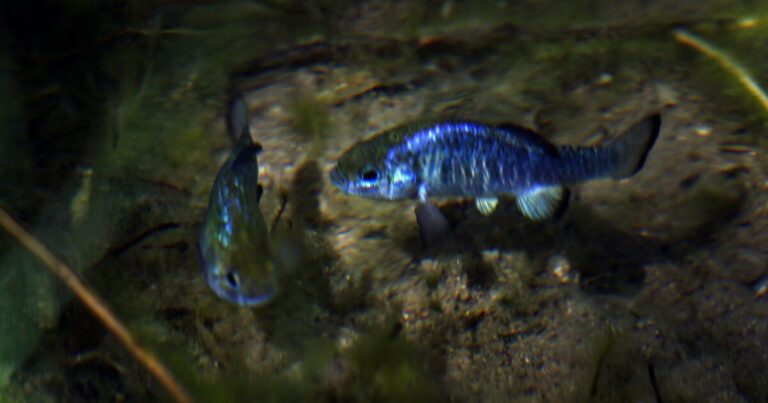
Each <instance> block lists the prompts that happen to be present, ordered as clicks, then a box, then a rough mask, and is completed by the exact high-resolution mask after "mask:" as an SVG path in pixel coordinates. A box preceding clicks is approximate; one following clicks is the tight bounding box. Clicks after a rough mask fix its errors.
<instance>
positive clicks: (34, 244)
mask: <svg viewBox="0 0 768 403" xmlns="http://www.w3.org/2000/svg"><path fill="white" fill-rule="evenodd" d="M0 226H2V227H3V228H4V229H5V230H6V231H7V232H8V233H9V234H11V235H12V236H13V237H14V238H16V240H17V241H18V242H19V243H21V244H22V245H24V247H25V248H27V249H28V250H29V251H30V252H32V253H33V254H34V255H35V256H37V257H38V258H40V260H42V261H43V263H45V266H46V267H47V268H48V269H49V270H50V271H51V272H52V273H53V274H55V275H56V276H57V277H58V278H59V279H60V280H61V281H62V282H63V283H64V284H65V285H66V286H67V288H69V290H70V291H72V293H73V294H75V296H76V297H77V298H78V299H79V300H80V302H82V303H83V305H85V306H86V308H88V310H89V311H90V312H91V313H92V314H93V316H95V317H96V318H97V319H99V321H101V323H102V324H103V325H104V327H105V328H107V329H108V330H109V331H110V333H112V334H113V335H114V336H115V337H116V338H117V339H118V340H119V341H120V343H121V344H122V345H123V346H125V348H126V349H127V350H128V351H129V352H130V353H131V354H132V355H133V356H134V358H136V360H137V361H139V363H141V365H143V366H144V367H145V368H146V369H147V371H149V372H150V373H151V374H152V375H153V376H154V377H155V378H156V379H157V380H158V382H160V384H161V385H163V387H164V388H165V390H166V391H167V392H168V394H170V395H171V397H172V398H173V399H174V400H175V401H177V402H182V403H186V402H191V401H192V399H191V397H190V396H189V395H188V394H187V392H186V390H184V388H183V387H182V386H181V385H180V384H179V383H177V382H176V380H175V378H174V377H173V375H172V374H171V372H170V371H169V370H168V369H167V368H166V367H165V365H163V363H161V362H160V361H158V360H157V359H156V358H155V357H154V356H153V355H151V354H150V353H149V352H147V351H146V350H144V349H143V348H142V347H141V346H140V345H139V344H138V342H137V341H136V340H135V339H134V337H133V336H132V335H131V333H130V332H129V331H128V329H127V328H126V327H125V326H123V324H122V323H121V322H120V320H119V319H117V317H116V316H115V314H114V313H112V311H111V310H110V309H109V307H107V305H106V304H105V303H104V302H103V301H102V299H101V297H99V296H98V295H97V294H96V292H95V291H93V290H91V289H90V288H89V287H88V286H87V285H86V284H85V283H84V282H83V281H82V280H80V278H79V277H78V276H77V274H75V272H74V270H72V269H71V268H70V267H69V266H67V265H66V264H65V263H64V262H62V261H61V260H59V259H58V258H57V257H56V256H55V255H54V254H53V253H52V252H51V251H50V250H48V248H47V247H46V246H45V245H43V244H42V243H41V242H40V241H39V240H37V239H36V238H35V237H33V236H32V235H31V234H29V233H28V232H27V231H25V230H24V228H22V227H21V226H20V225H19V224H18V223H17V222H16V221H15V220H14V219H13V218H12V217H11V216H10V215H8V213H6V212H5V210H4V209H2V208H0Z"/></svg>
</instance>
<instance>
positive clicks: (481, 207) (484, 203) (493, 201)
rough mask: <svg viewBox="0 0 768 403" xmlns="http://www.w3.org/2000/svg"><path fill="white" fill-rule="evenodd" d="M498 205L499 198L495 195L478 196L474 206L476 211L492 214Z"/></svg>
mask: <svg viewBox="0 0 768 403" xmlns="http://www.w3.org/2000/svg"><path fill="white" fill-rule="evenodd" d="M498 205H499V199H498V198H495V197H478V198H477V199H475V207H477V211H479V212H480V214H482V215H491V214H493V212H494V210H496V206H498Z"/></svg>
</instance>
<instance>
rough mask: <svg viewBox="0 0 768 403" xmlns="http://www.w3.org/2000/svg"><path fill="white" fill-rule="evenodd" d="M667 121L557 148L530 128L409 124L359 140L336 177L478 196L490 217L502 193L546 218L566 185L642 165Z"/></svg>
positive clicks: (390, 193)
mask: <svg viewBox="0 0 768 403" xmlns="http://www.w3.org/2000/svg"><path fill="white" fill-rule="evenodd" d="M660 126H661V118H660V117H659V116H658V115H652V116H649V117H646V118H645V119H643V120H641V121H640V122H638V123H636V124H635V125H633V126H632V127H631V128H629V129H628V130H627V131H626V132H625V133H624V134H623V135H621V136H619V137H618V138H616V139H614V140H612V141H609V142H607V143H605V144H603V145H600V146H596V147H576V146H556V145H553V144H551V143H549V142H547V141H546V140H545V139H544V138H543V137H541V136H539V135H538V134H537V133H534V132H532V131H530V130H527V129H524V128H520V127H515V126H504V125H502V126H494V125H487V124H483V123H478V122H472V121H456V120H449V121H441V122H428V123H421V124H410V125H405V126H401V127H397V128H395V129H391V130H388V131H385V132H383V133H381V134H379V135H377V136H375V137H373V138H371V139H369V140H366V141H363V142H360V143H357V144H355V145H354V146H353V147H352V148H350V149H349V150H347V151H346V152H345V153H344V155H342V157H341V158H340V159H339V161H338V164H337V166H336V168H334V170H333V171H332V172H331V182H332V183H333V184H334V185H335V186H336V187H338V188H339V189H341V190H342V191H343V192H345V193H348V194H352V195H357V196H363V197H369V198H376V199H386V200H397V199H409V198H411V199H419V200H421V201H423V202H426V201H427V199H428V198H430V197H472V198H475V200H476V205H477V208H478V210H480V212H482V213H483V214H490V213H492V212H493V210H494V209H495V207H496V204H497V203H498V197H499V196H500V195H510V196H515V197H516V198H517V204H518V207H519V208H520V210H521V211H522V213H523V214H524V215H525V216H527V217H529V218H531V219H533V220H543V219H546V218H549V217H551V216H553V215H554V214H555V213H556V212H557V210H558V209H559V207H561V206H562V203H563V200H564V195H565V194H566V191H565V186H567V185H570V184H575V183H578V182H583V181H587V180H591V179H596V178H602V177H611V178H625V177H628V176H631V175H633V174H634V173H635V172H637V171H638V170H640V169H641V168H642V166H643V163H644V161H645V158H646V156H647V155H648V152H649V151H650V149H651V148H652V147H653V144H654V142H655V141H656V138H657V136H658V134H659V130H660Z"/></svg>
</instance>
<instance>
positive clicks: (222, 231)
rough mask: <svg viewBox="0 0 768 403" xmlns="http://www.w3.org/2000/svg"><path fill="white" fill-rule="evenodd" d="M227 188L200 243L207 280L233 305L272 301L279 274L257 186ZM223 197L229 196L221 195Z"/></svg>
mask: <svg viewBox="0 0 768 403" xmlns="http://www.w3.org/2000/svg"><path fill="white" fill-rule="evenodd" d="M227 190H228V192H226V193H214V197H213V198H212V201H211V202H210V203H209V210H208V214H207V216H206V219H205V221H204V223H203V227H202V229H201V232H200V238H199V240H198V244H199V248H200V249H199V250H200V257H201V263H202V266H203V270H204V272H205V276H206V279H207V280H208V284H209V285H210V287H211V289H213V291H214V292H215V293H216V294H217V295H218V296H220V297H221V298H224V299H226V300H228V301H230V302H234V303H236V304H239V305H246V306H253V305H260V304H264V303H267V302H269V301H270V300H271V299H272V298H273V297H274V296H275V295H276V294H277V280H276V273H277V272H278V270H277V267H275V264H274V261H273V259H272V254H271V249H270V245H269V239H268V237H267V236H268V233H267V228H266V224H265V223H264V220H263V217H262V215H261V212H260V211H259V210H258V201H257V198H258V191H257V190H256V187H249V188H248V189H246V190H247V191H244V192H240V191H239V190H243V189H240V188H238V187H232V188H229V189H227ZM224 194H226V195H227V196H230V197H228V198H220V197H216V196H219V195H224ZM245 195H247V197H245ZM235 196H241V197H235Z"/></svg>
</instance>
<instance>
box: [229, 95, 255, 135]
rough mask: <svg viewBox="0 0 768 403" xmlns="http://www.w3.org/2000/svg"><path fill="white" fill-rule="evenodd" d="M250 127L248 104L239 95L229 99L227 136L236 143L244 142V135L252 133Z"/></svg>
mask: <svg viewBox="0 0 768 403" xmlns="http://www.w3.org/2000/svg"><path fill="white" fill-rule="evenodd" d="M250 131H251V130H250V128H249V127H248V104H247V103H245V99H244V98H243V96H242V95H241V94H239V93H235V94H233V95H232V96H231V98H230V99H229V106H228V108H227V134H228V135H229V137H230V138H231V139H232V141H233V142H234V143H237V142H238V141H239V140H242V137H243V134H245V133H250Z"/></svg>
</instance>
